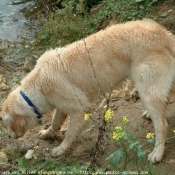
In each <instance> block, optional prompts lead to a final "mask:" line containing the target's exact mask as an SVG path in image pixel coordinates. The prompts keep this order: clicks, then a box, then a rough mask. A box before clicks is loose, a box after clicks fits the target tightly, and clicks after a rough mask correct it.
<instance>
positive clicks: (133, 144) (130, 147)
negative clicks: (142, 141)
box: [128, 141, 139, 150]
mask: <svg viewBox="0 0 175 175" xmlns="http://www.w3.org/2000/svg"><path fill="white" fill-rule="evenodd" d="M138 144H139V142H138V141H135V142H134V143H132V144H131V145H130V146H129V148H128V149H129V150H132V149H134V147H135V146H136V145H138Z"/></svg>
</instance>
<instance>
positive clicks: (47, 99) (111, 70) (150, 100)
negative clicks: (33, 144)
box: [2, 19, 175, 163]
mask: <svg viewBox="0 0 175 175" xmlns="http://www.w3.org/2000/svg"><path fill="white" fill-rule="evenodd" d="M128 77H129V78H131V79H132V80H133V81H134V83H135V86H136V89H137V90H138V92H139V94H140V97H141V100H142V102H143V104H144V105H145V108H146V109H147V110H148V112H149V115H150V116H151V119H152V121H153V125H154V128H155V135H156V140H155V148H154V150H153V151H152V153H150V154H149V157H148V160H149V161H152V162H153V163H156V162H159V161H161V159H162V157H163V153H164V147H165V146H164V144H165V139H166V134H167V127H168V124H167V120H166V118H165V109H166V104H167V103H166V102H167V97H168V93H169V91H170V90H171V89H172V88H173V81H174V77H175V37H174V36H173V34H172V33H170V32H168V31H167V30H166V29H165V28H163V27H162V26H160V25H159V24H157V23H156V22H154V21H152V20H149V19H144V20H139V21H131V22H127V23H124V24H117V25H113V26H111V27H108V28H106V29H105V30H101V31H99V32H97V33H95V34H93V35H91V36H89V37H87V38H85V39H82V40H80V41H77V42H74V43H72V44H70V45H67V46H65V47H63V48H57V49H55V50H49V51H47V52H45V53H44V54H43V55H42V56H41V57H40V58H39V60H38V62H37V64H36V66H35V68H34V69H33V70H32V71H31V72H30V73H29V74H28V75H27V76H26V77H25V78H24V79H23V80H22V82H21V85H20V86H19V87H18V88H17V89H16V90H14V91H13V92H11V93H10V94H9V96H8V98H7V99H6V101H5V102H4V105H3V108H2V114H3V120H4V122H5V123H6V125H7V127H8V130H9V132H10V135H11V137H12V138H19V137H21V136H23V134H24V133H25V131H26V130H28V129H31V128H33V127H34V126H36V124H37V122H38V118H40V117H41V116H42V114H44V113H46V112H48V111H50V110H53V109H56V110H55V114H54V115H53V118H52V123H51V126H50V127H49V128H48V129H47V130H42V131H40V133H39V135H40V138H41V139H46V138H48V137H49V136H50V135H51V134H52V133H54V132H55V131H56V130H59V129H60V127H61V125H62V123H63V122H64V120H65V118H66V116H67V115H69V116H70V124H69V126H68V129H67V131H66V134H65V139H64V140H63V142H62V143H61V144H60V146H59V147H56V148H54V149H53V151H52V155H53V156H60V155H62V154H63V153H64V152H65V151H66V149H67V148H68V147H70V146H71V143H72V142H73V141H74V140H75V137H76V134H77V133H78V132H80V129H81V128H82V126H83V124H84V123H85V122H84V114H85V113H91V111H92V108H93V106H94V104H96V103H97V102H99V97H102V96H103V95H104V94H105V93H106V92H109V91H111V89H112V88H116V87H117V85H119V84H120V83H121V82H122V81H124V80H125V79H126V78H128Z"/></svg>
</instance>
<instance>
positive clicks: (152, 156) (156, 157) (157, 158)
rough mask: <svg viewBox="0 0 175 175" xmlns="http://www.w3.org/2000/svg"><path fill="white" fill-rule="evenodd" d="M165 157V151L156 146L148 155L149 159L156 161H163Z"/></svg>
mask: <svg viewBox="0 0 175 175" xmlns="http://www.w3.org/2000/svg"><path fill="white" fill-rule="evenodd" d="M162 158H163V152H162V151H159V149H156V148H154V150H153V152H152V153H150V154H149V155H148V161H149V162H152V163H153V164H154V163H158V162H161V160H162Z"/></svg>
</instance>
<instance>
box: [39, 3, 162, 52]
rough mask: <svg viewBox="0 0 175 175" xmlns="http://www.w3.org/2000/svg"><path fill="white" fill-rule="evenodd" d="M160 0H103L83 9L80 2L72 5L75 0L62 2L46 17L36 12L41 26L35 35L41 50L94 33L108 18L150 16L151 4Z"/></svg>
mask: <svg viewBox="0 0 175 175" xmlns="http://www.w3.org/2000/svg"><path fill="white" fill-rule="evenodd" d="M160 2H161V1H160V0H144V1H140V2H136V0H103V1H101V3H100V4H99V5H98V6H95V8H94V9H93V10H89V11H87V10H86V7H85V6H84V4H83V3H80V4H78V5H76V6H75V0H65V1H63V2H62V6H63V7H64V8H62V9H57V10H55V11H54V12H50V13H49V16H48V18H47V19H45V18H44V17H43V16H40V21H41V23H42V24H43V27H42V28H41V30H40V33H39V34H38V35H37V39H38V40H39V41H40V42H39V43H38V44H39V45H40V46H42V47H43V50H45V49H48V48H51V47H52V48H55V47H59V46H64V45H67V44H69V43H71V42H73V41H76V40H79V39H81V38H84V37H86V36H88V35H89V34H92V33H95V32H97V31H98V30H100V29H101V28H102V26H104V25H103V24H108V22H109V21H110V20H113V21H115V22H116V23H117V22H125V21H129V20H137V19H142V18H154V17H153V13H154V10H155V6H156V5H157V4H158V3H160Z"/></svg>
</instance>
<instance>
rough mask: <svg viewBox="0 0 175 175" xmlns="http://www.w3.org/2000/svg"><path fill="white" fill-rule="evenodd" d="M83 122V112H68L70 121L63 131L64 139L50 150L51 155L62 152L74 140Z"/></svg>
mask: <svg viewBox="0 0 175 175" xmlns="http://www.w3.org/2000/svg"><path fill="white" fill-rule="evenodd" d="M84 123H85V122H84V118H83V112H75V113H71V114H70V123H69V126H68V129H67V131H66V133H65V139H64V140H63V142H62V143H61V145H60V146H59V147H57V148H54V149H53V150H52V156H53V157H57V156H61V155H62V154H64V152H65V151H66V150H67V148H69V147H70V146H71V144H72V142H73V141H74V140H75V138H76V135H77V133H78V132H79V130H80V129H81V128H82V127H83V125H84Z"/></svg>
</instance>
